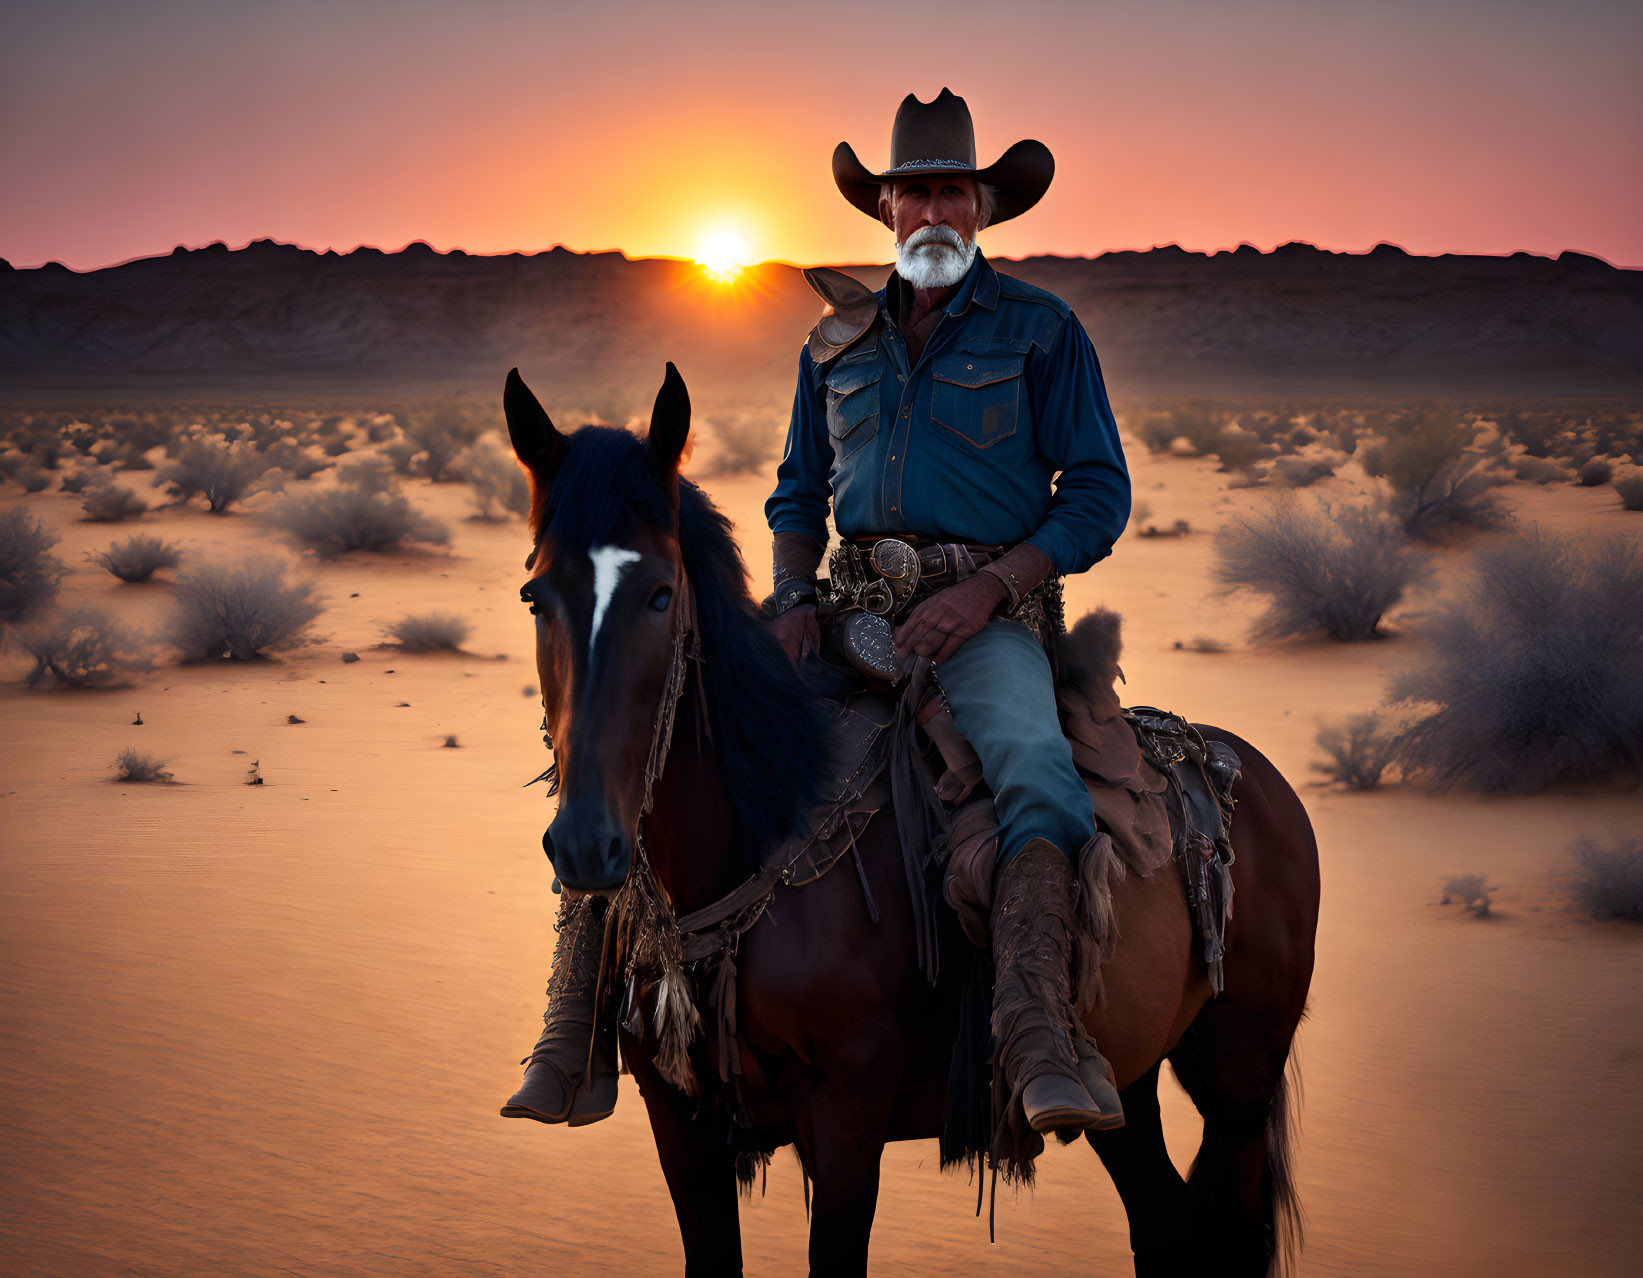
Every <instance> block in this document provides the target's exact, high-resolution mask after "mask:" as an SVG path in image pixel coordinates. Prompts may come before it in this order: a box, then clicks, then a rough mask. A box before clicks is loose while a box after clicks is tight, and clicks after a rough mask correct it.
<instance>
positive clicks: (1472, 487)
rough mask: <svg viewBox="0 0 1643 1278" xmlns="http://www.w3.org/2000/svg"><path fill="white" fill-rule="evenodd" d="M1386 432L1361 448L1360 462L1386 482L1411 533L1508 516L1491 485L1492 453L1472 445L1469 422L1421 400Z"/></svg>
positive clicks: (1473, 429)
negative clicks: (1371, 444) (1363, 448)
mask: <svg viewBox="0 0 1643 1278" xmlns="http://www.w3.org/2000/svg"><path fill="white" fill-rule="evenodd" d="M1387 432H1388V433H1387V437H1386V438H1384V439H1382V440H1381V441H1380V442H1379V443H1377V444H1376V445H1375V446H1374V447H1373V448H1370V449H1367V450H1366V451H1365V453H1364V457H1363V468H1364V471H1365V473H1366V474H1369V475H1374V476H1376V477H1378V478H1382V479H1385V480H1386V481H1387V482H1388V483H1389V484H1391V485H1392V489H1393V492H1394V496H1393V499H1392V509H1393V511H1394V512H1395V513H1396V514H1397V515H1398V517H1399V518H1400V519H1401V520H1402V521H1403V526H1404V528H1405V530H1407V531H1408V533H1409V535H1410V536H1411V537H1419V538H1428V537H1431V536H1433V535H1434V534H1435V533H1438V532H1440V531H1442V530H1443V529H1445V528H1451V527H1470V528H1480V529H1492V528H1500V527H1503V526H1504V525H1506V524H1508V523H1510V522H1511V514H1510V512H1509V511H1507V510H1506V508H1505V507H1504V506H1503V505H1502V504H1501V501H1500V498H1499V495H1498V494H1496V493H1495V492H1494V491H1493V490H1494V489H1495V488H1496V486H1497V485H1498V484H1499V483H1500V482H1501V478H1502V477H1501V474H1500V472H1499V471H1498V470H1497V469H1496V459H1495V457H1494V456H1492V455H1491V454H1490V453H1488V452H1487V451H1485V450H1484V449H1483V448H1481V447H1479V446H1478V443H1477V440H1478V435H1479V430H1478V427H1477V425H1476V424H1475V423H1471V422H1462V421H1458V420H1456V418H1455V417H1454V415H1453V414H1451V413H1448V412H1446V411H1444V410H1443V409H1441V408H1435V407H1431V406H1425V407H1420V408H1416V409H1413V410H1411V411H1410V412H1408V413H1406V414H1404V415H1403V416H1402V417H1401V418H1400V419H1399V420H1398V421H1396V422H1394V423H1393V424H1392V425H1390V426H1389V427H1387Z"/></svg>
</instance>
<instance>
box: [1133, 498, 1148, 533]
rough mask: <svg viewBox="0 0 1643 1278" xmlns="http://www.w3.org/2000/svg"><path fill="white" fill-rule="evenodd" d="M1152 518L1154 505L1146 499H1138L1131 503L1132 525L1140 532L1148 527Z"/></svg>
mask: <svg viewBox="0 0 1643 1278" xmlns="http://www.w3.org/2000/svg"><path fill="white" fill-rule="evenodd" d="M1151 518H1152V503H1151V502H1150V501H1148V500H1147V499H1146V498H1145V497H1137V498H1136V499H1135V500H1134V501H1132V502H1131V503H1130V525H1131V527H1133V528H1135V529H1136V530H1137V531H1139V530H1140V529H1142V528H1145V527H1146V526H1147V521H1148V520H1149V519H1151Z"/></svg>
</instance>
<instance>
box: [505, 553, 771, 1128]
mask: <svg viewBox="0 0 1643 1278" xmlns="http://www.w3.org/2000/svg"><path fill="white" fill-rule="evenodd" d="M675 597H676V599H677V603H676V605H675V608H674V624H673V652H672V655H671V657H670V658H669V663H668V671H667V676H666V678H665V680H664V681H663V685H662V693H661V696H660V698H659V699H658V701H657V706H656V716H655V719H654V721H653V723H652V726H651V737H650V750H649V753H648V755H647V757H646V762H645V789H644V796H643V798H642V799H641V801H640V805H639V817H638V821H637V822H636V825H635V830H634V844H633V857H632V863H631V864H630V866H629V868H628V874H627V877H626V878H625V879H624V880H623V881H622V885H621V886H620V887H619V888H618V889H617V890H616V894H615V896H614V898H613V899H612V900H611V904H610V907H609V916H608V923H609V924H613V925H614V926H609V925H607V927H606V929H605V945H604V950H603V952H602V954H601V955H600V963H599V977H598V982H597V987H596V988H597V990H598V991H600V993H599V994H596V1000H601V1001H602V993H603V991H605V990H608V989H610V988H612V984H613V982H612V981H611V978H612V977H614V976H616V975H618V972H617V970H616V969H617V968H618V967H620V969H621V971H620V975H621V976H622V977H623V978H625V979H624V985H625V988H624V993H623V996H622V1006H621V1010H620V1013H619V1016H620V1019H621V1023H622V1025H623V1027H624V1028H626V1029H627V1030H629V1032H630V1033H632V1034H634V1035H635V1036H636V1037H643V1036H644V1033H645V1029H646V1026H645V1024H644V1019H645V1018H644V1014H643V1007H642V1003H643V997H644V995H645V994H646V993H648V990H649V984H650V978H652V977H654V978H655V985H656V1007H655V1012H654V1014H653V1016H652V1024H651V1026H650V1030H651V1032H652V1033H654V1034H655V1035H656V1036H657V1040H658V1045H659V1046H658V1051H657V1057H656V1065H657V1069H658V1070H659V1071H660V1073H661V1074H662V1077H663V1078H665V1079H667V1081H668V1082H670V1083H672V1084H673V1085H674V1086H675V1087H677V1088H678V1089H679V1090H680V1091H682V1092H684V1093H686V1094H687V1095H694V1094H695V1093H696V1091H697V1083H696V1077H695V1072H694V1070H693V1069H692V1068H691V1064H690V1056H689V1049H690V1045H691V1043H692V1042H693V1041H694V1040H695V1037H696V1033H697V1031H698V1029H699V1028H700V1027H701V1016H700V1014H699V1013H698V1012H697V1010H696V1006H695V999H694V998H693V997H692V994H691V990H690V985H689V983H688V982H687V980H686V979H685V973H684V969H685V966H686V964H690V965H692V966H695V965H699V964H701V963H703V962H705V961H706V960H708V959H711V958H714V957H715V956H717V958H718V960H719V962H718V970H717V973H716V975H715V979H714V981H713V993H712V1001H713V1004H714V1007H715V1010H716V1012H717V1016H716V1019H717V1021H718V1027H717V1028H718V1038H719V1048H720V1052H719V1060H720V1067H719V1072H720V1077H721V1080H722V1081H724V1082H729V1081H730V1080H731V1079H732V1077H737V1078H739V1077H740V1075H741V1054H740V1050H739V1047H738V1044H737V1031H736V952H737V949H738V948H739V943H740V941H741V937H742V935H743V934H744V933H745V932H747V931H748V929H750V928H751V927H752V926H753V925H754V924H755V923H757V922H758V921H759V919H760V918H761V917H763V915H764V912H765V910H766V909H767V908H768V907H769V905H770V902H771V901H772V900H773V899H774V898H775V894H776V888H777V887H778V886H779V885H781V884H782V883H784V882H788V881H790V879H791V871H792V868H793V867H792V863H791V862H790V863H788V864H780V865H778V864H769V865H765V866H763V867H762V868H761V869H760V870H759V871H758V872H757V873H755V874H754V875H752V876H751V877H750V878H748V879H746V880H745V881H743V882H742V883H741V884H740V885H739V886H738V887H736V888H735V889H733V890H732V891H731V892H729V893H728V894H727V895H725V896H723V897H721V898H720V899H719V900H717V901H714V902H713V903H712V904H710V905H707V906H704V907H703V908H701V909H699V910H695V911H693V912H692V913H690V914H687V915H685V916H684V917H683V918H682V919H681V918H679V917H678V916H677V915H676V914H675V913H674V909H673V903H672V901H671V900H670V899H669V898H668V895H667V892H666V889H664V888H663V887H662V884H661V881H660V880H659V879H658V878H657V877H656V872H655V868H654V867H653V866H652V865H651V863H650V857H649V854H648V852H647V851H646V848H645V818H646V817H647V816H648V815H649V814H650V811H651V808H652V807H653V806H654V803H655V786H656V782H657V780H658V779H659V778H660V777H661V775H662V769H663V768H664V767H665V766H666V763H667V756H668V750H669V749H670V747H671V746H672V743H673V725H674V721H675V720H676V719H677V717H678V710H679V701H680V699H681V697H682V696H683V695H684V688H685V683H686V681H687V679H688V677H689V673H690V666H691V663H692V662H695V663H696V664H697V670H698V678H697V681H696V692H697V697H698V700H699V709H700V712H701V713H700V714H699V715H698V717H697V731H698V732H707V733H708V734H709V735H710V736H711V732H712V729H711V727H710V726H709V722H708V718H707V700H706V695H707V694H706V689H705V686H704V683H703V680H702V679H701V677H700V667H701V662H702V661H703V656H702V647H701V636H700V633H699V632H698V630H697V626H696V607H695V592H694V590H693V589H692V587H691V583H690V579H689V577H688V576H687V575H686V574H685V571H684V566H683V564H681V565H680V567H679V574H678V577H677V578H676V584H675ZM545 727H546V720H545V719H544V729H545ZM543 742H544V743H545V744H546V745H547V746H548V748H549V749H552V748H553V742H552V739H551V738H550V737H549V736H547V735H546V732H545V731H544V735H543ZM535 781H547V782H548V784H549V790H548V794H549V796H550V797H551V796H552V795H553V794H555V793H557V792H558V789H559V777H558V767H557V764H554V765H552V766H550V767H549V768H548V769H547V771H546V772H544V773H543V774H542V775H541V776H539V777H537V778H535V780H534V781H532V782H527V784H534V783H535ZM794 859H795V860H796V859H797V858H796V857H795V858H794ZM589 900H592V898H591V897H590V898H589Z"/></svg>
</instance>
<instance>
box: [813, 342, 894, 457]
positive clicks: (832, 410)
mask: <svg viewBox="0 0 1643 1278" xmlns="http://www.w3.org/2000/svg"><path fill="white" fill-rule="evenodd" d="M882 371H883V365H882V363H881V362H880V360H879V359H878V358H876V357H875V358H873V359H864V360H857V361H854V362H852V363H842V364H839V365H837V366H836V367H834V368H832V369H830V370H828V373H827V382H826V387H827V433H828V435H830V436H831V437H832V440H833V455H834V456H835V457H838V458H844V457H848V456H849V455H850V454H851V453H853V452H855V451H856V449H858V448H860V447H861V446H862V445H863V444H865V443H866V442H867V441H868V440H870V439H872V438H873V436H874V434H876V433H877V431H878V428H879V378H880V376H881V374H882Z"/></svg>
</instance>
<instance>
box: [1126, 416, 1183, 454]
mask: <svg viewBox="0 0 1643 1278" xmlns="http://www.w3.org/2000/svg"><path fill="white" fill-rule="evenodd" d="M1135 433H1136V434H1137V435H1139V436H1140V438H1141V442H1142V443H1143V444H1145V445H1146V446H1147V451H1148V452H1150V453H1163V452H1168V451H1169V446H1170V445H1171V444H1173V443H1174V442H1175V440H1176V438H1177V435H1176V430H1175V422H1174V419H1173V418H1171V417H1170V415H1169V414H1167V413H1152V414H1149V415H1148V416H1147V417H1146V419H1145V420H1144V421H1142V423H1141V425H1140V426H1139V427H1137V429H1136V432H1135Z"/></svg>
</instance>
